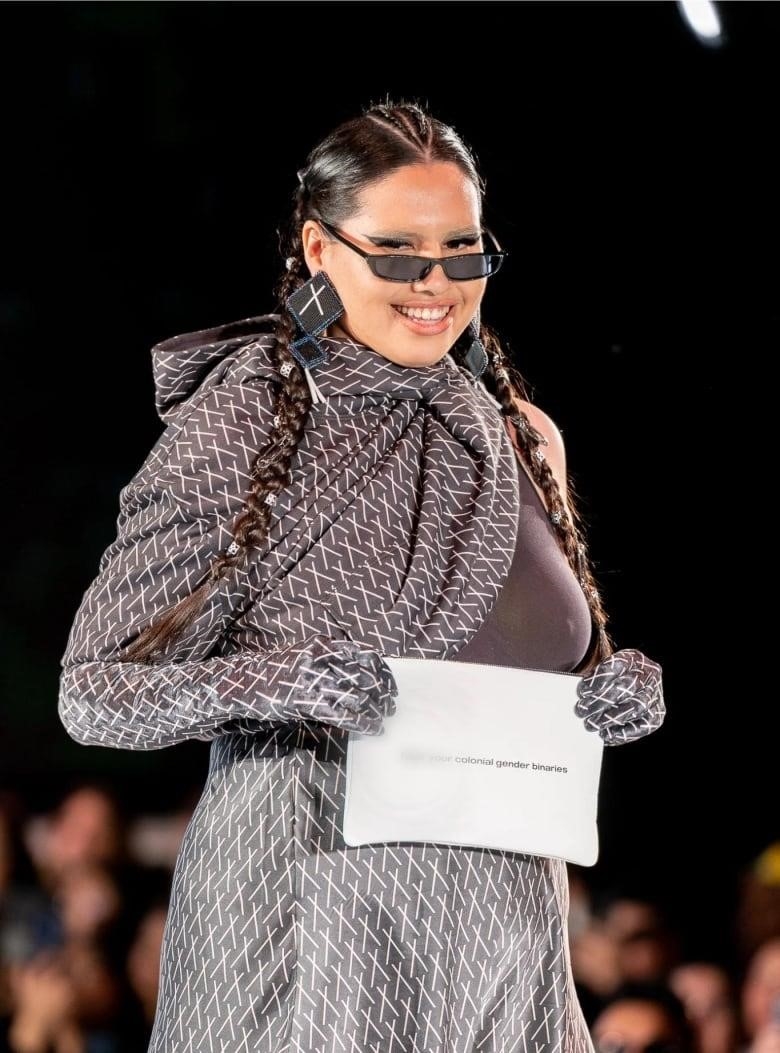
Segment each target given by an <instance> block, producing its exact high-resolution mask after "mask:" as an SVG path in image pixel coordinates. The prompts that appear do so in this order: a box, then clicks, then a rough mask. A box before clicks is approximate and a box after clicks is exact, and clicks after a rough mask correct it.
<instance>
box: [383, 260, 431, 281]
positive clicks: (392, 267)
mask: <svg viewBox="0 0 780 1053" xmlns="http://www.w3.org/2000/svg"><path fill="white" fill-rule="evenodd" d="M369 263H370V264H371V269H372V270H373V272H374V274H376V275H377V277H379V278H387V279H388V281H391V282H416V281H419V280H420V278H421V276H422V272H423V271H424V270H425V267H426V266H427V264H423V263H421V262H420V261H419V260H417V259H415V257H414V256H373V257H371V259H370V260H369Z"/></svg>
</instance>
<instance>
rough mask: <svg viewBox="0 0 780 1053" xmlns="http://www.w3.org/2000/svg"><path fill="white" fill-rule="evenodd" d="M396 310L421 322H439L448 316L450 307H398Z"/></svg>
mask: <svg viewBox="0 0 780 1053" xmlns="http://www.w3.org/2000/svg"><path fill="white" fill-rule="evenodd" d="M396 310H397V311H400V313H401V314H405V315H407V316H408V317H409V318H417V319H419V321H421V322H439V321H441V319H442V318H444V317H445V316H446V315H447V313H448V312H449V307H396Z"/></svg>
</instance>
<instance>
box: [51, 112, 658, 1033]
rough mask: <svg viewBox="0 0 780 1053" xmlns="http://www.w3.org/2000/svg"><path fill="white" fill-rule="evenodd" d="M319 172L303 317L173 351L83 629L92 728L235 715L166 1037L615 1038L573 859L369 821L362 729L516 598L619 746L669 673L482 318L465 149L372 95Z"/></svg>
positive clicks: (184, 892) (197, 340) (168, 996)
mask: <svg viewBox="0 0 780 1053" xmlns="http://www.w3.org/2000/svg"><path fill="white" fill-rule="evenodd" d="M298 176H299V187H298V189H297V191H296V198H295V212H294V215H293V217H292V221H291V224H290V230H289V232H288V241H287V245H286V247H285V251H284V256H285V257H286V271H285V274H284V277H283V279H282V281H281V283H280V287H279V290H278V291H279V310H278V312H277V313H275V314H271V315H261V316H258V317H254V318H248V319H245V320H243V321H239V322H235V323H232V324H229V325H223V326H218V327H216V328H214V329H210V330H205V331H202V332H197V333H188V334H184V335H181V336H177V337H173V338H172V339H170V340H166V341H163V342H162V343H161V344H158V345H157V346H156V347H155V348H154V351H153V354H154V371H155V382H156V397H157V407H158V411H159V413H160V415H161V417H162V419H163V421H164V422H165V423H166V424H167V428H166V430H165V431H164V433H163V435H162V436H161V438H160V440H159V441H158V443H157V444H156V446H155V447H154V449H153V450H152V451H151V453H150V454H149V457H148V458H147V460H146V461H145V463H144V464H143V465H142V467H141V468H140V469H139V471H138V473H137V474H136V476H135V478H134V479H133V480H132V481H131V482H130V483H129V484H128V485H127V486H126V487H125V488H124V489H123V491H122V493H121V495H120V506H121V514H120V517H119V524H118V526H119V531H118V537H117V539H116V541H115V542H114V543H113V544H112V545H111V546H109V548H108V550H107V551H106V553H105V554H104V556H103V559H102V561H101V565H100V571H99V574H98V576H97V578H96V580H95V581H94V582H93V584H92V585H91V587H90V588H89V590H88V591H87V593H86V595H85V597H84V600H83V602H82V605H81V607H80V609H79V611H78V613H77V615H76V620H75V623H74V626H73V628H72V630H71V635H70V639H69V643H68V647H67V650H66V653H65V655H64V657H63V673H62V680H61V692H60V703H59V711H60V715H61V718H62V720H63V722H64V724H65V727H66V728H67V730H68V732H69V733H70V734H71V735H72V736H73V737H74V738H75V739H76V740H77V741H79V742H83V743H96V744H100V745H106V746H115V747H122V748H129V749H157V748H160V747H163V746H167V745H171V744H173V743H176V742H179V741H182V740H183V739H186V738H201V739H206V740H213V741H212V747H211V760H210V766H209V773H208V778H207V782H206V786H205V788H204V791H203V795H202V797H201V799H200V801H199V803H198V805H197V807H196V808H195V812H194V814H193V817H192V820H191V822H190V824H189V826H188V828H187V832H186V834H185V837H184V840H183V843H182V847H181V851H180V856H179V859H178V862H177V866H176V872H175V876H174V882H173V889H172V896H171V904H170V909H169V916H168V921H167V924H166V931H165V942H164V948H163V956H162V958H163V960H162V967H161V981H160V998H159V1004H158V1009H157V1015H156V1018H155V1024H154V1029H153V1033H152V1037H151V1044H150V1050H152V1051H155V1053H162V1051H165V1053H171V1051H173V1050H177V1051H178V1050H190V1049H193V1050H198V1051H200V1053H204V1051H212V1050H213V1051H217V1050H219V1051H222V1053H227V1051H229V1053H233V1051H235V1053H238V1051H239V1050H242V1051H243V1050H254V1051H261V1050H262V1051H268V1053H271V1051H274V1053H277V1051H278V1053H282V1051H286V1050H295V1051H296V1053H298V1051H304V1050H306V1051H314V1050H318V1051H319V1050H322V1051H331V1050H334V1051H342V1050H349V1051H360V1053H368V1051H374V1050H381V1051H383V1053H385V1051H387V1053H392V1051H393V1050H409V1051H411V1050H415V1051H420V1053H422V1051H425V1053H444V1051H447V1053H466V1051H469V1053H471V1051H476V1050H480V1051H484V1050H495V1051H499V1050H501V1051H506V1053H508V1051H509V1050H514V1049H526V1048H533V1049H534V1050H537V1051H538V1050H548V1049H549V1050H553V1049H566V1050H578V1049H590V1048H591V1046H590V1040H589V1038H588V1036H587V1032H586V1029H585V1026H584V1021H583V1018H582V1014H581V1011H580V1008H579V1005H578V1003H577V1000H576V996H575V994H574V988H573V983H572V980H571V975H570V969H569V962H568V948H567V944H566V911H567V894H568V890H567V885H566V869H565V865H564V864H563V863H562V862H561V861H555V860H551V859H545V858H537V857H533V856H526V855H520V854H514V853H509V852H501V851H483V850H477V849H469V848H457V847H452V846H443V845H437V844H410V843H391V844H379V845H371V846H363V847H360V848H351V847H348V846H347V845H345V843H344V841H343V838H342V836H341V828H340V824H341V812H342V808H343V802H344V771H345V754H346V743H347V738H348V733H349V732H350V731H356V732H363V733H367V734H372V733H376V732H378V731H379V730H380V729H381V725H382V721H383V720H384V718H385V717H386V716H387V715H389V714H391V713H392V712H393V711H394V708H395V702H394V696H395V695H396V694H397V688H396V684H395V682H394V680H393V677H392V674H391V672H390V669H389V667H388V665H387V664H386V663H385V662H384V661H383V658H382V656H383V655H388V656H390V655H395V656H400V655H409V656H412V657H418V658H436V659H446V658H457V659H459V660H460V659H462V658H463V657H464V650H466V649H467V648H468V645H469V643H470V642H471V643H473V644H474V647H473V649H472V651H471V655H470V660H472V661H481V660H484V656H485V654H486V653H488V651H489V648H490V644H491V642H492V643H493V645H495V642H496V640H500V639H501V627H502V623H506V618H507V615H510V617H511V618H512V619H514V620H513V621H512V622H511V624H510V625H509V626H508V627H505V634H504V641H503V642H502V643H501V646H502V647H506V648H507V650H505V651H503V652H501V658H502V660H503V661H505V662H507V663H509V664H514V665H528V666H534V667H538V668H548V669H559V670H575V669H581V670H583V671H585V670H587V671H589V672H590V674H591V675H590V676H588V677H587V678H584V679H583V681H582V692H581V697H580V700H579V702H578V710H579V711H580V715H581V716H582V717H583V719H585V720H586V723H588V724H589V726H591V727H593V728H596V729H598V730H599V733H600V734H602V737H604V738H605V740H608V741H610V742H619V741H629V740H630V739H631V738H635V737H638V736H639V735H641V734H646V733H647V732H648V731H650V730H652V729H653V728H654V727H657V726H658V724H660V722H661V719H662V717H663V700H662V697H661V690H660V675H659V674H660V670H659V668H658V666H656V665H655V664H654V663H652V662H650V661H649V660H647V659H645V658H644V656H642V655H640V654H639V652H635V651H623V652H617V654H616V655H610V650H611V647H610V642H609V638H608V636H607V633H606V630H605V616H604V612H603V610H602V607H601V602H600V599H599V595H598V591H597V589H596V587H595V584H594V581H593V577H592V575H591V572H590V570H589V569H588V565H587V560H586V554H585V547H584V545H583V543H582V540H581V537H580V535H579V532H578V530H577V528H576V527H575V525H574V522H573V518H572V516H573V511H572V508H571V506H570V503H569V502H568V501H567V490H566V476H565V466H564V450H563V444H562V441H561V437H560V434H559V432H558V431H557V429H556V428H555V427H554V425H553V423H552V422H551V421H550V419H549V418H548V417H547V416H546V415H545V414H543V413H542V412H541V411H539V410H538V409H536V408H535V407H533V406H531V405H529V404H528V403H527V402H526V401H524V400H523V399H522V397H521V393H522V388H521V387H520V386H519V378H517V379H516V381H515V383H514V384H513V382H512V380H511V377H512V375H513V369H512V367H511V365H510V363H509V362H508V361H507V360H506V358H505V357H504V355H503V353H502V350H501V347H500V345H499V343H498V341H497V339H496V338H495V337H494V336H493V335H492V334H491V332H490V331H488V329H487V328H486V327H485V326H484V325H481V323H480V321H479V309H480V304H481V300H482V297H483V295H484V292H485V288H486V285H487V279H488V277H490V276H491V275H492V274H494V273H495V272H496V270H497V269H498V267H499V266H500V263H501V259H502V255H501V250H500V249H499V248H498V246H497V245H496V244H495V243H493V242H491V241H490V240H489V239H490V236H489V235H488V234H487V233H486V232H484V231H483V225H482V210H481V203H482V191H483V187H482V183H481V180H480V177H479V176H478V174H477V171H476V168H475V165H474V160H473V158H472V156H471V154H470V152H469V150H468V149H467V147H466V146H465V145H464V143H463V142H462V141H461V139H460V138H459V137H458V136H457V135H456V133H455V132H454V130H453V129H452V128H450V127H448V126H446V125H444V124H442V123H440V122H438V121H437V120H435V119H433V118H432V117H430V116H429V115H427V114H426V113H425V112H424V110H423V109H422V108H420V107H419V106H417V105H414V104H401V105H398V106H390V105H378V106H373V107H371V108H370V109H368V110H366V111H365V112H364V113H363V114H362V115H360V116H359V117H356V118H354V119H353V120H350V121H347V122H345V123H344V124H342V125H340V126H339V127H338V128H336V129H335V130H334V131H333V132H332V133H331V134H329V135H328V136H327V137H326V138H325V139H324V140H323V141H322V142H321V143H320V144H319V145H318V146H317V147H315V148H314V149H313V150H312V152H311V153H310V155H309V157H308V160H307V163H306V165H305V166H304V168H303V169H302V170H301V171H300V172H299V173H298ZM511 422H513V423H511ZM518 454H519V457H518ZM521 461H522V464H521ZM523 469H524V470H523ZM543 511H544V518H543V519H542V512H543ZM516 542H518V543H517V545H516ZM513 556H516V558H515V559H514V560H513ZM540 568H541V569H540ZM510 571H511V574H512V579H511V583H510V584H511V591H510V589H509V584H508V585H507V588H504V587H503V586H504V585H505V583H509V579H510ZM534 575H535V576H536V577H535V578H534ZM518 588H519V590H520V591H519V592H518V591H517V590H518ZM499 594H500V595H499ZM505 597H506V599H505ZM497 600H498V601H499V602H498V603H497V602H496V601H497ZM507 603H508V607H507ZM499 604H501V606H499ZM505 608H506V609H505ZM488 615H490V621H488V620H486V619H488ZM478 632H479V633H480V634H481V635H482V640H483V641H484V644H479V645H478V644H477V643H476V641H475V638H476V635H477V633H478ZM464 660H466V659H464ZM524 1043H525V1044H524Z"/></svg>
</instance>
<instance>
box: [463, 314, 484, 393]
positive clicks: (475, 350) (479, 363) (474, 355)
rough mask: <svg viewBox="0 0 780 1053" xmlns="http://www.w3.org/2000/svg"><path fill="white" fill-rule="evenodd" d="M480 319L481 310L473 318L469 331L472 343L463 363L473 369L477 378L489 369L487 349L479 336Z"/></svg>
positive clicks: (472, 371)
mask: <svg viewBox="0 0 780 1053" xmlns="http://www.w3.org/2000/svg"><path fill="white" fill-rule="evenodd" d="M479 330H480V321H479V312H477V314H476V315H475V316H474V317H473V318H472V319H471V321H470V322H469V325H468V332H469V335H470V336H471V344H470V346H469V349H468V351H467V352H466V354H465V355H464V356H463V364H464V365H465V366H466V367H467V368H468V369H469V370H470V371H471V373H472V374H473V376H474V377H475V378H478V377H480V376H481V375H482V374H483V373H484V372H485V370H486V369H487V364H488V356H487V351H485V348H484V346H483V344H482V341H481V340H480V338H479Z"/></svg>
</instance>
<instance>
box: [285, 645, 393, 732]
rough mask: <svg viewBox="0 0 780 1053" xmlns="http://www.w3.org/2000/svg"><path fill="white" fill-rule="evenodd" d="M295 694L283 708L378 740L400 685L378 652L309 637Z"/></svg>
mask: <svg viewBox="0 0 780 1053" xmlns="http://www.w3.org/2000/svg"><path fill="white" fill-rule="evenodd" d="M295 673H296V690H294V691H293V692H292V693H291V696H290V699H289V702H288V703H287V706H286V707H285V708H289V710H290V716H291V717H293V718H297V719H299V720H300V719H306V718H307V717H310V718H311V719H313V720H316V721H321V722H323V723H326V724H335V725H336V726H337V727H339V728H341V729H342V730H343V731H357V732H360V733H361V734H363V735H376V734H378V733H379V732H380V731H381V728H382V723H383V722H384V718H385V717H389V716H392V715H393V713H395V708H396V707H395V701H394V699H395V697H396V696H397V694H398V686H397V684H396V682H395V678H394V676H393V674H392V672H391V671H390V667H389V666H388V665H387V663H386V662H385V661H384V660H383V659H382V657H381V655H380V654H379V652H378V651H374V650H372V649H370V648H367V647H364V646H363V645H362V644H358V643H355V642H354V641H353V640H335V639H330V638H328V637H326V636H319V635H317V636H313V637H310V638H309V640H308V641H307V642H306V644H305V645H304V646H303V647H301V649H300V653H299V655H298V661H297V663H296V670H295Z"/></svg>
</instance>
